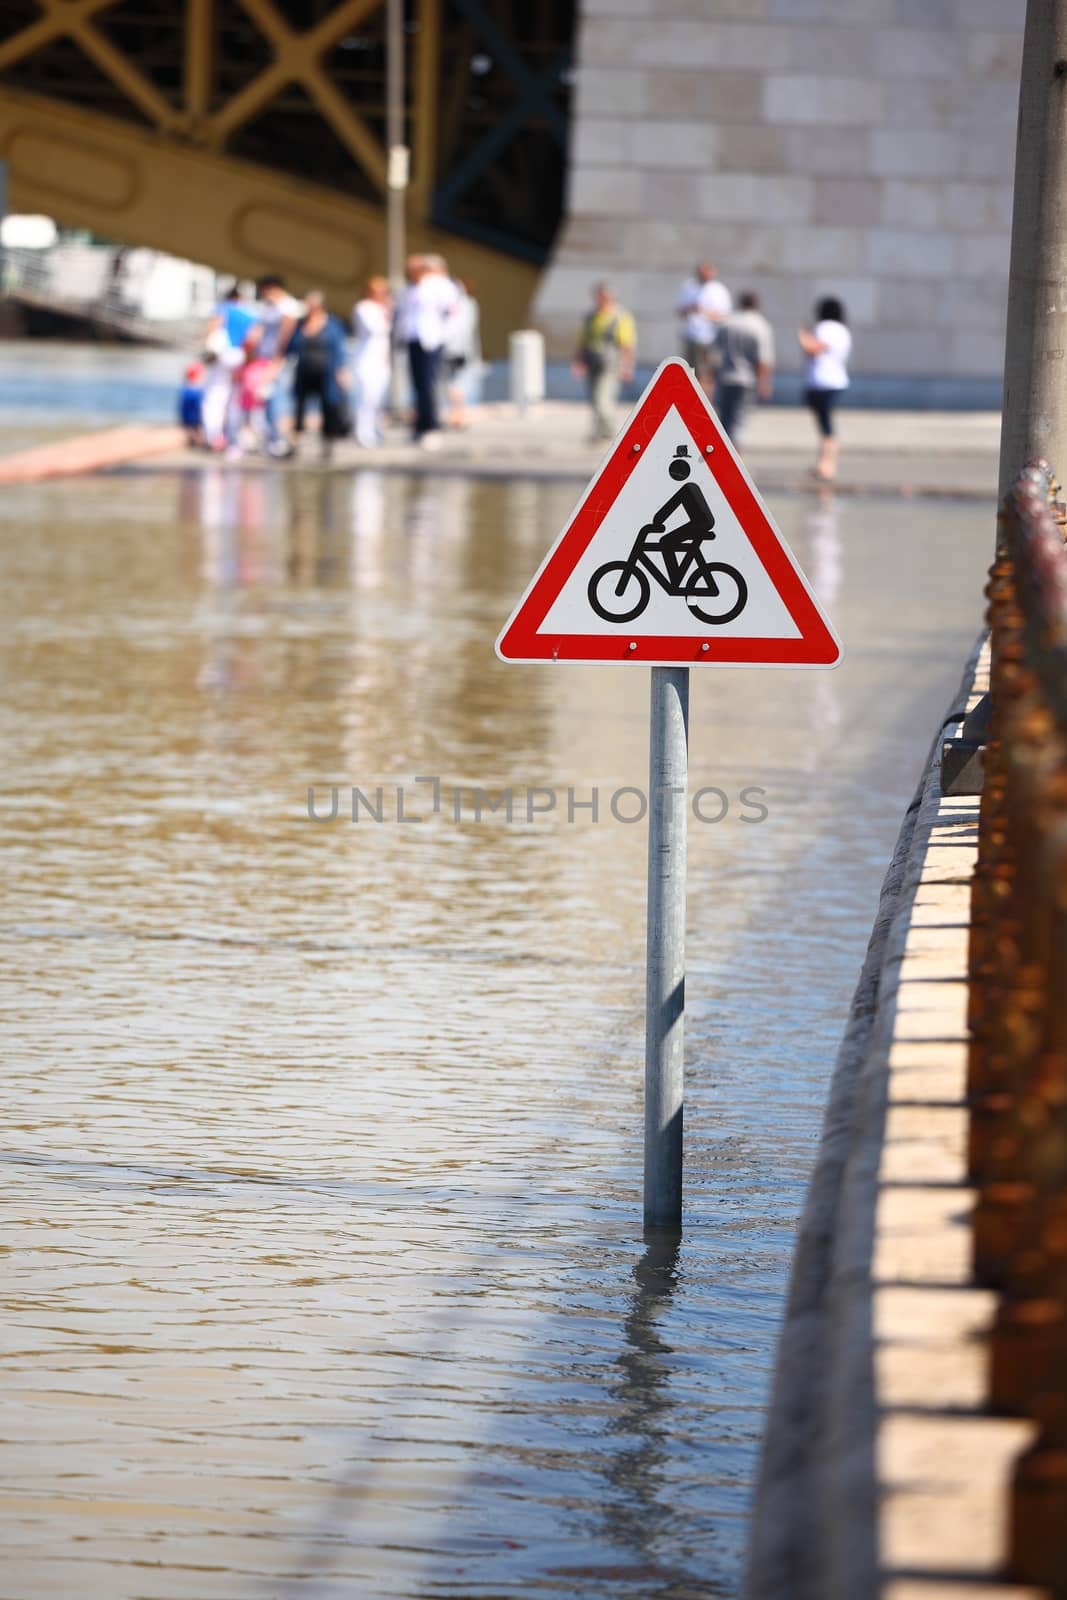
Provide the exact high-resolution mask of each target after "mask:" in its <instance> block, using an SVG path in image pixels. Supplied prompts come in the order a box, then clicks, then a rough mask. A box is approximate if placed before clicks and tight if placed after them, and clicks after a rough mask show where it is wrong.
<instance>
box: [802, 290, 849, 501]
mask: <svg viewBox="0 0 1067 1600" xmlns="http://www.w3.org/2000/svg"><path fill="white" fill-rule="evenodd" d="M797 340H798V342H799V344H800V348H801V349H802V350H803V352H804V355H805V358H806V359H805V362H804V398H805V399H806V401H807V403H808V407H809V409H810V411H811V413H812V415H813V416H814V418H815V425H816V427H817V429H818V432H819V455H818V460H817V461H816V464H815V466H814V468H813V472H814V475H815V477H816V478H819V479H820V480H821V481H822V482H823V483H831V482H833V480H834V478H836V476H837V438H836V435H835V433H834V411H835V409H836V407H837V402H838V400H839V399H840V397H841V395H842V394H843V392H844V391H845V390H846V389H847V388H848V358H849V356H850V355H851V353H852V335H851V333H850V332H849V331H848V324H847V322H846V320H845V308H844V306H843V305H842V304H841V301H840V300H838V299H835V298H834V297H833V296H829V297H827V298H826V299H825V300H820V301H819V303H818V304H817V305H816V307H815V318H814V326H813V327H811V328H800V329H798V331H797Z"/></svg>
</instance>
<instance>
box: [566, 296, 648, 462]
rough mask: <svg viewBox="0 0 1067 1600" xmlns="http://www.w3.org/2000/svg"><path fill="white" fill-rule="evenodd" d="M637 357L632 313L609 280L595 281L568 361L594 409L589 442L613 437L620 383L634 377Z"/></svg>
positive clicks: (635, 328) (635, 329)
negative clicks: (585, 315) (620, 301)
mask: <svg viewBox="0 0 1067 1600" xmlns="http://www.w3.org/2000/svg"><path fill="white" fill-rule="evenodd" d="M636 357H637V327H636V324H635V323H634V319H633V317H632V316H631V315H630V313H629V312H628V311H627V310H626V309H625V308H624V307H623V306H621V305H620V304H619V302H618V299H617V298H616V295H615V291H614V289H612V288H611V286H610V285H609V284H606V283H597V284H594V285H593V309H592V311H590V313H589V315H588V316H587V317H586V319H585V321H584V322H583V323H582V327H581V331H580V333H579V335H578V345H577V349H576V350H575V352H574V360H573V362H572V363H571V371H572V372H573V373H574V375H575V377H577V378H584V379H585V382H586V385H587V388H588V391H589V403H590V405H591V407H592V410H593V434H592V439H591V440H590V443H593V442H596V441H597V440H600V439H611V438H613V437H614V434H615V407H616V405H617V404H618V399H619V385H620V384H622V383H628V382H629V381H630V379H631V378H632V377H633V375H634V362H635V360H636Z"/></svg>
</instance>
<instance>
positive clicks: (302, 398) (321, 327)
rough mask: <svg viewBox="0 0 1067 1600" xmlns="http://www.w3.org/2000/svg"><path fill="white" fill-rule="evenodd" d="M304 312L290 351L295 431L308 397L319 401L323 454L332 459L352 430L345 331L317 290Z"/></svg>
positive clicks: (298, 430) (301, 425)
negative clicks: (337, 441)
mask: <svg viewBox="0 0 1067 1600" xmlns="http://www.w3.org/2000/svg"><path fill="white" fill-rule="evenodd" d="M304 304H305V308H306V309H305V312H304V315H303V317H302V318H301V320H300V321H299V322H298V323H297V325H296V328H295V329H294V331H293V337H292V339H291V340H290V342H289V348H288V352H287V353H288V354H289V355H291V356H295V358H296V365H295V367H294V369H293V432H294V433H295V434H296V435H297V437H299V436H300V435H301V434H302V433H303V431H304V418H305V415H306V412H307V405H308V401H309V400H317V401H318V404H319V412H320V415H321V417H322V457H323V460H324V461H326V460H329V457H330V453H331V451H332V449H333V442H334V440H335V439H340V438H342V437H343V435H344V434H346V433H347V432H348V431H349V426H350V424H349V420H348V396H347V392H346V391H347V389H348V371H347V369H346V367H345V330H344V324H343V323H342V322H341V320H340V318H339V317H335V316H333V315H332V313H331V312H329V311H327V309H326V303H325V300H324V299H323V296H322V295H321V294H320V292H319V291H318V290H317V289H313V290H311V292H310V293H309V294H308V295H307V296H306V297H305V301H304Z"/></svg>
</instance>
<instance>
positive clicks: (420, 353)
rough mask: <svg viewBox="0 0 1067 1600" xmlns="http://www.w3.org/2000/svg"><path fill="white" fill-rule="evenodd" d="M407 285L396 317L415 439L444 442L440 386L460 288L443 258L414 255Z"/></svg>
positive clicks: (423, 441)
mask: <svg viewBox="0 0 1067 1600" xmlns="http://www.w3.org/2000/svg"><path fill="white" fill-rule="evenodd" d="M407 276H408V287H407V288H406V289H405V290H404V294H403V297H402V299H401V301H400V307H399V310H398V313H397V321H398V324H399V326H398V330H397V332H398V338H399V339H400V341H401V342H402V343H405V344H406V345H407V350H408V363H409V365H410V367H411V387H412V388H413V389H414V391H415V440H416V443H420V444H425V445H426V446H427V447H432V446H434V445H437V444H439V443H440V430H441V422H440V418H439V417H438V398H437V388H438V380H439V375H440V370H441V353H442V351H443V349H444V343H445V334H446V332H447V329H448V323H449V319H450V318H451V317H452V316H453V315H454V314H455V312H456V310H457V308H458V306H459V290H458V289H457V288H456V286H455V284H454V283H453V282H452V280H451V278H450V277H449V276H448V269H447V267H446V266H445V263H444V260H443V259H442V257H441V256H419V257H413V258H412V259H411V260H410V261H409V262H408V269H407Z"/></svg>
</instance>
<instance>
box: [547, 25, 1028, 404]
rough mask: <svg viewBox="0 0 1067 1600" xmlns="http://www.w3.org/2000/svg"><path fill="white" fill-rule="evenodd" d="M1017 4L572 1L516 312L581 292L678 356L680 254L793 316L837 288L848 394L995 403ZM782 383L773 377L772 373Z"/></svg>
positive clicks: (658, 348) (571, 302)
mask: <svg viewBox="0 0 1067 1600" xmlns="http://www.w3.org/2000/svg"><path fill="white" fill-rule="evenodd" d="M1024 11H1025V0H580V21H579V31H578V58H577V59H578V69H577V83H576V100H575V107H576V109H575V118H574V124H573V129H572V142H571V160H570V176H569V194H568V202H567V208H566V220H565V221H564V223H563V225H562V227H561V230H560V235H559V238H558V240H557V245H556V249H555V253H554V257H553V261H552V263H551V265H550V267H549V268H548V270H547V271H546V274H545V276H544V278H543V280H542V284H541V288H540V291H539V294H538V298H537V301H536V302H535V315H536V320H537V321H538V323H539V325H540V326H542V327H543V328H544V329H545V332H546V334H547V336H548V340H549V349H550V352H551V353H552V354H555V355H563V354H566V353H567V352H568V351H569V349H570V347H571V344H572V343H573V337H574V329H575V326H576V323H577V320H578V318H579V316H580V315H581V313H582V311H583V309H584V308H585V306H586V303H587V300H588V294H589V287H590V284H591V283H592V282H593V281H594V280H595V279H596V278H598V277H607V278H610V279H611V281H612V282H613V283H614V284H615V285H616V286H617V288H618V291H619V293H620V296H621V297H622V299H623V300H624V301H625V302H626V303H627V305H629V307H630V308H631V309H632V310H633V311H634V313H635V314H636V316H637V318H638V324H639V331H640V341H641V345H640V351H641V359H642V361H643V362H646V363H654V362H656V361H659V360H660V359H662V357H663V356H665V355H670V354H673V353H675V351H676V350H677V348H678V324H677V318H676V317H675V315H674V311H673V307H674V301H675V298H676V296H677V292H678V289H679V287H680V284H681V281H682V279H683V278H684V277H686V276H687V275H688V274H689V273H690V272H691V270H692V267H693V264H694V263H695V262H696V261H697V260H698V259H701V258H711V259H713V260H715V261H716V262H717V263H718V266H719V270H720V274H721V276H722V278H723V280H724V282H726V283H727V284H728V285H729V287H730V288H731V289H732V290H733V291H734V292H735V293H736V292H738V291H739V290H741V289H745V288H752V289H755V290H756V291H757V292H758V293H759V294H760V295H761V296H762V298H763V303H764V309H765V310H766V312H767V314H768V315H769V316H770V318H771V320H772V322H773V323H774V324H775V328H776V330H777V332H778V334H779V342H780V363H781V367H782V369H783V370H784V371H787V372H788V371H789V370H793V371H796V370H797V369H798V367H799V353H798V351H797V350H796V345H795V337H794V334H795V329H796V326H797V324H798V323H799V322H800V321H801V320H803V319H804V318H806V317H807V316H808V314H809V312H810V309H811V304H812V301H813V300H814V299H815V298H816V296H818V295H821V294H828V293H835V294H838V295H839V296H840V297H841V298H842V299H843V300H844V301H845V303H846V306H847V308H848V312H849V319H850V322H851V323H852V325H853V330H854V333H855V336H856V343H855V355H854V362H853V370H854V374H855V377H856V380H857V381H856V391H857V395H856V397H857V399H863V398H868V399H872V400H882V401H889V402H892V401H893V400H894V399H895V400H897V401H899V403H902V404H909V403H911V404H914V403H918V404H923V403H942V404H968V403H973V404H996V403H997V396H998V393H999V383H1000V375H1001V369H1002V364H1003V337H1004V313H1005V302H1006V295H1007V279H1008V252H1009V243H1010V231H1011V191H1012V175H1013V170H1014V159H1015V122H1016V113H1017V106H1018V81H1019V64H1020V57H1021V49H1022V26H1023V15H1024ZM787 387H788V384H787Z"/></svg>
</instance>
